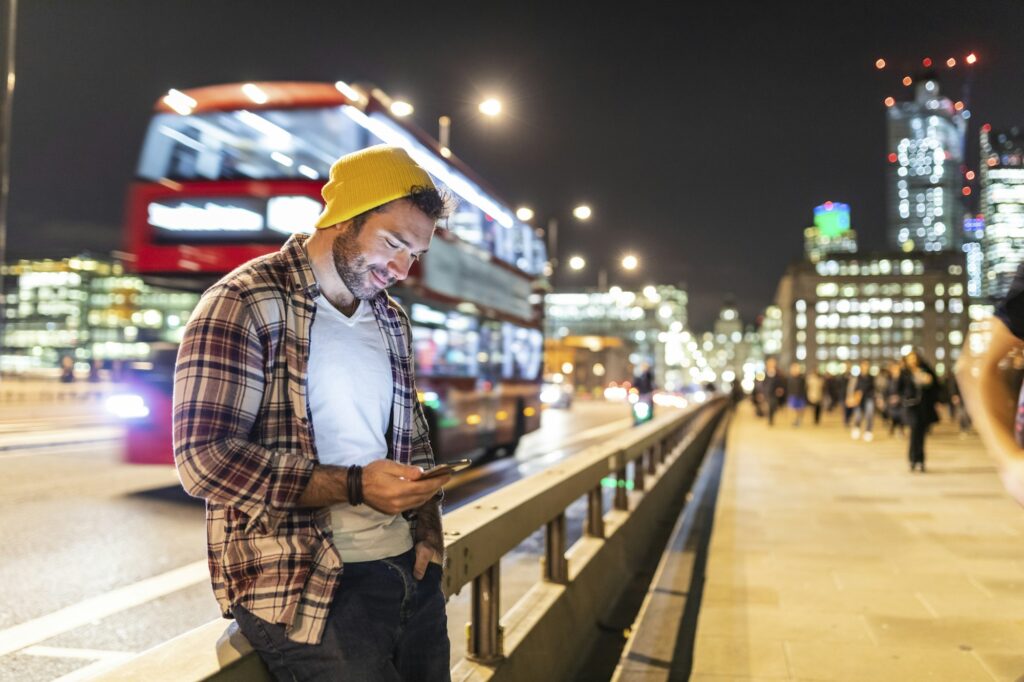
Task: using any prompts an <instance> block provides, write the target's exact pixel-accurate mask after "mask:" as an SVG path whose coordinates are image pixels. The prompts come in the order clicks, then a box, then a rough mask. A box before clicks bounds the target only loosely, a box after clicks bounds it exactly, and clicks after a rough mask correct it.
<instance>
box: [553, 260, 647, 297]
mask: <svg viewBox="0 0 1024 682" xmlns="http://www.w3.org/2000/svg"><path fill="white" fill-rule="evenodd" d="M619 265H620V266H621V267H622V269H623V270H625V271H627V272H632V271H634V270H636V269H637V268H638V267H639V266H640V259H639V258H638V257H637V256H636V255H634V254H632V253H630V254H627V255H626V256H624V257H623V258H622V259H621V260H620V261H619ZM586 267H587V261H586V260H585V259H584V258H583V256H580V255H574V256H572V257H571V258H569V268H570V269H571V270H573V271H575V272H579V271H580V270H583V269H584V268H586ZM607 289H608V269H607V268H606V267H601V268H600V269H598V271H597V290H598V291H605V290H607Z"/></svg>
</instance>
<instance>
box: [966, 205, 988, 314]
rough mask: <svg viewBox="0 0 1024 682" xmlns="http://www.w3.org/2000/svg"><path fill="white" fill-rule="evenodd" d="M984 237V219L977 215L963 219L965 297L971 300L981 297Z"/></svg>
mask: <svg viewBox="0 0 1024 682" xmlns="http://www.w3.org/2000/svg"><path fill="white" fill-rule="evenodd" d="M984 236H985V218H984V217H982V216H980V215H978V216H968V217H966V218H964V244H963V247H962V249H961V250H962V251H963V252H964V260H965V265H966V267H967V295H968V296H970V297H971V298H980V297H981V295H982V293H981V292H982V280H983V278H984V256H983V254H982V247H981V240H982V238H983V237H984Z"/></svg>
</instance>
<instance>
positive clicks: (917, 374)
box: [898, 350, 939, 473]
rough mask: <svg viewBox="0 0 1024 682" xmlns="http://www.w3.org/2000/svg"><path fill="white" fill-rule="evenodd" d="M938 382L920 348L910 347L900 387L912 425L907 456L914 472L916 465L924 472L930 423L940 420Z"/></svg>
mask: <svg viewBox="0 0 1024 682" xmlns="http://www.w3.org/2000/svg"><path fill="white" fill-rule="evenodd" d="M937 385H938V384H937V379H936V376H935V371H934V370H932V368H931V367H930V366H929V365H928V363H927V362H925V361H924V358H922V357H921V354H920V352H919V351H917V350H910V351H909V352H908V353H907V354H906V355H904V356H903V368H902V370H901V372H900V378H899V383H898V387H899V395H900V398H901V399H902V402H903V413H904V418H905V419H906V423H907V425H908V426H909V427H910V447H909V450H908V452H907V456H908V458H909V460H910V470H911V471H913V470H914V468H915V467H916V468H918V469H920V470H921V472H922V473H924V459H925V456H924V439H925V436H926V435H927V434H928V429H929V428H930V427H931V425H932V424H934V423H935V422H937V421H938V420H939V415H938V413H937V412H936V411H935V393H936V389H937Z"/></svg>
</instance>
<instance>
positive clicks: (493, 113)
mask: <svg viewBox="0 0 1024 682" xmlns="http://www.w3.org/2000/svg"><path fill="white" fill-rule="evenodd" d="M477 108H478V109H479V110H480V113H481V114H483V115H484V116H486V117H488V118H497V117H498V116H500V115H501V110H502V106H501V100H499V99H497V98H494V97H489V98H487V99H485V100H484V101H482V102H480V104H479V106H478V107H477ZM451 134H452V119H451V117H450V116H440V117H438V119H437V143H438V146H440V147H441V156H443V157H444V158H446V159H447V158H448V157H450V156H451V155H452V149H451Z"/></svg>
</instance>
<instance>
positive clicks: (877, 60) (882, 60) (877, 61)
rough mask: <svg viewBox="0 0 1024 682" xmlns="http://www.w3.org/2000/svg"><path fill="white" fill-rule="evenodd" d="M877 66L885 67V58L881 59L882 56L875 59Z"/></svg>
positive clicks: (879, 67) (877, 67)
mask: <svg viewBox="0 0 1024 682" xmlns="http://www.w3.org/2000/svg"><path fill="white" fill-rule="evenodd" d="M875 68H876V69H879V70H881V69H884V68H885V60H884V59H881V58H879V59H876V60H875Z"/></svg>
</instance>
